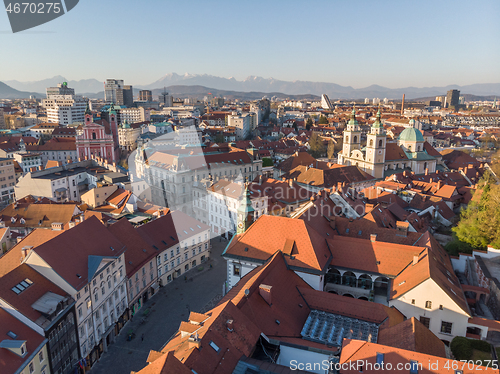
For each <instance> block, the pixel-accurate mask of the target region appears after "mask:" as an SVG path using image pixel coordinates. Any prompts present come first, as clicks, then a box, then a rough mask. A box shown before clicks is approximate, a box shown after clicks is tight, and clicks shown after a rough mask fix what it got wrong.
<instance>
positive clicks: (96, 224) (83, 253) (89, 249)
mask: <svg viewBox="0 0 500 374" xmlns="http://www.w3.org/2000/svg"><path fill="white" fill-rule="evenodd" d="M89 238H98V240H89ZM125 249H126V247H125V246H124V245H123V244H122V243H121V242H120V241H119V240H118V239H117V238H116V237H115V236H114V235H113V234H112V233H111V232H109V231H108V229H107V228H106V227H105V226H104V225H103V224H102V223H101V222H100V221H99V220H98V219H97V218H96V217H91V218H89V219H87V220H85V221H83V222H82V223H80V224H79V225H77V226H75V227H73V228H72V229H70V230H67V231H64V232H62V233H61V234H60V235H58V236H57V237H55V238H53V239H51V240H49V241H47V242H45V243H43V244H41V245H39V246H38V247H35V248H34V249H33V251H34V252H36V254H37V255H38V256H40V257H41V258H42V259H43V260H44V261H45V262H46V263H47V264H48V266H50V267H52V268H53V269H54V271H55V272H56V273H57V274H59V276H61V277H62V278H63V279H64V280H65V281H66V282H68V283H69V284H70V285H71V286H72V287H73V288H74V289H75V290H77V291H78V290H80V289H81V288H83V287H84V286H85V285H86V284H87V283H88V282H89V279H88V273H89V272H88V266H89V256H91V255H93V256H104V257H117V256H120V255H121V254H122V253H123V251H124V250H125ZM77 274H79V275H80V277H78V276H77Z"/></svg>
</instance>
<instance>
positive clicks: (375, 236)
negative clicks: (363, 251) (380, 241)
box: [370, 234, 377, 243]
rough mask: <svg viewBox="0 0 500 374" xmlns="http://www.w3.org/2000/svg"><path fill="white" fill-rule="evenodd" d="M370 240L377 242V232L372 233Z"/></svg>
mask: <svg viewBox="0 0 500 374" xmlns="http://www.w3.org/2000/svg"><path fill="white" fill-rule="evenodd" d="M370 241H371V242H372V243H373V242H376V241H377V234H370Z"/></svg>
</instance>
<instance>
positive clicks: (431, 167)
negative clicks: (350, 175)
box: [338, 109, 438, 179]
mask: <svg viewBox="0 0 500 374" xmlns="http://www.w3.org/2000/svg"><path fill="white" fill-rule="evenodd" d="M414 124H415V121H414V120H411V121H410V125H411V127H408V128H406V129H405V130H404V131H403V132H402V133H401V134H400V135H399V138H398V140H397V143H393V142H392V143H391V142H387V134H386V132H385V129H384V126H383V125H382V122H381V121H380V110H379V111H378V112H377V116H376V120H375V122H374V123H373V125H372V126H371V128H370V132H369V133H368V134H367V136H366V145H364V146H363V147H362V145H361V129H360V126H359V123H358V121H357V120H356V112H355V109H353V111H352V113H351V118H350V120H349V122H348V124H347V127H346V129H345V131H344V145H343V148H342V152H341V153H339V155H338V163H339V164H340V165H355V166H358V167H359V168H360V169H361V170H363V171H365V172H367V173H368V174H370V175H372V176H373V177H374V178H378V179H383V178H385V177H387V176H389V175H391V174H394V173H399V172H401V171H404V170H409V171H413V172H414V173H415V174H424V173H426V172H428V173H434V172H435V171H436V166H437V160H438V159H437V157H436V156H435V155H436V154H437V153H438V152H437V151H436V150H435V149H434V148H433V147H432V145H430V144H429V143H427V142H426V141H425V140H424V136H423V134H422V132H421V131H420V130H419V129H417V128H415V127H414ZM429 153H431V154H433V155H431V154H429Z"/></svg>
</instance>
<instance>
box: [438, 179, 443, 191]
mask: <svg viewBox="0 0 500 374" xmlns="http://www.w3.org/2000/svg"><path fill="white" fill-rule="evenodd" d="M441 187H443V182H442V181H441V180H438V185H437V188H438V190H440V189H441Z"/></svg>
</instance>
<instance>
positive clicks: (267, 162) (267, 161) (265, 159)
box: [262, 157, 273, 168]
mask: <svg viewBox="0 0 500 374" xmlns="http://www.w3.org/2000/svg"><path fill="white" fill-rule="evenodd" d="M266 166H273V160H271V159H270V158H269V157H263V158H262V167H263V168H265V167H266Z"/></svg>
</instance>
